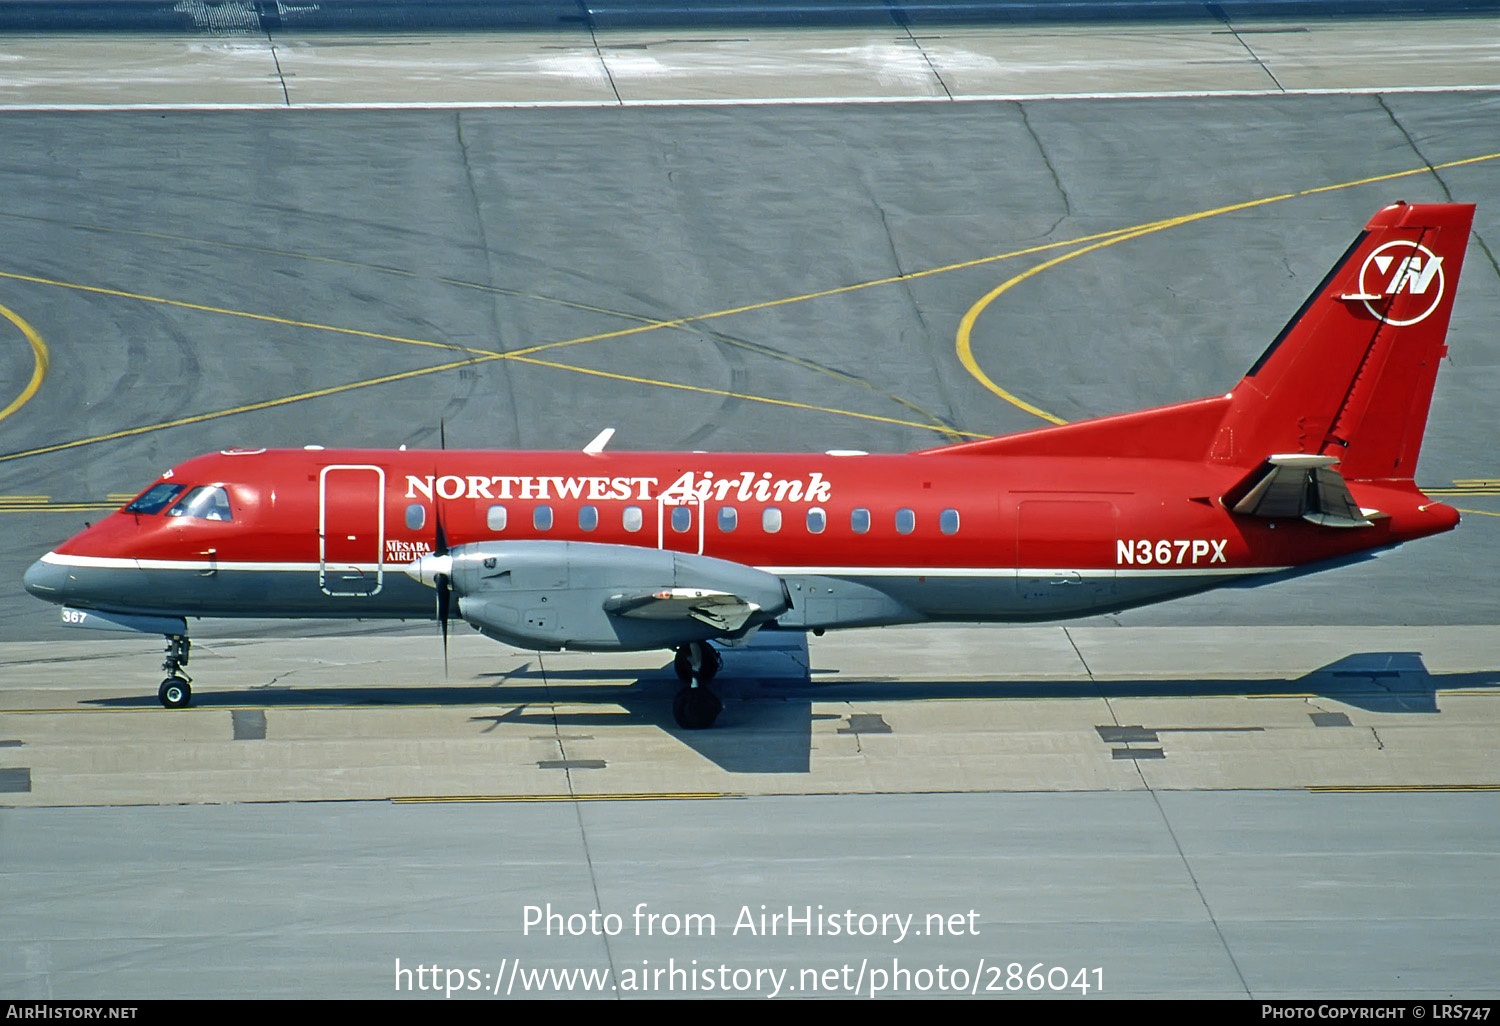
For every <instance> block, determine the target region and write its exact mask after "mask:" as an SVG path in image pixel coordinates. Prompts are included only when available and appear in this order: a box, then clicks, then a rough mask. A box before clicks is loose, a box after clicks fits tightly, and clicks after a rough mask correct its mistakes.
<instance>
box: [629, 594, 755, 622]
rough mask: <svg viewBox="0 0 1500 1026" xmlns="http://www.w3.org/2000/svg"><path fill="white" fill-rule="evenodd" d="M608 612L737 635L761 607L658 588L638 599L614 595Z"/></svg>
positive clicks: (726, 596) (722, 597)
mask: <svg viewBox="0 0 1500 1026" xmlns="http://www.w3.org/2000/svg"><path fill="white" fill-rule="evenodd" d="M604 610H605V612H607V613H611V614H613V615H615V616H629V617H635V618H637V619H642V620H697V621H698V622H699V623H703V624H707V625H708V626H710V627H712V628H714V629H715V630H721V631H725V632H732V631H737V630H739V629H740V628H741V627H743V626H744V625H745V621H746V620H749V619H750V617H751V616H753V615H754V614H755V613H757V612H759V611H760V606H759V605H757V604H756V603H754V602H749V601H746V600H745V599H742V598H740V597H739V596H738V595H734V594H731V593H729V592H727V591H710V590H707V589H703V588H658V589H656V590H655V591H649V592H641V593H638V594H635V595H612V596H611V597H610V598H609V599H608V600H607V601H606V602H605V603H604Z"/></svg>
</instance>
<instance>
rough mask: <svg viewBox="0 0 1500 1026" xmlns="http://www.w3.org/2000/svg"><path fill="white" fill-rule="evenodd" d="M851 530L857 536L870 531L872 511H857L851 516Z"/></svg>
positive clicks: (851, 513) (852, 512)
mask: <svg viewBox="0 0 1500 1026" xmlns="http://www.w3.org/2000/svg"><path fill="white" fill-rule="evenodd" d="M849 529H850V530H851V531H853V532H854V533H855V534H864V533H865V532H866V531H868V530H869V529H870V511H869V510H867V509H863V508H861V509H856V510H853V511H851V512H850V514H849Z"/></svg>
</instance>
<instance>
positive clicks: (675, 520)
mask: <svg viewBox="0 0 1500 1026" xmlns="http://www.w3.org/2000/svg"><path fill="white" fill-rule="evenodd" d="M692 526H693V509H692V507H691V506H673V507H672V530H674V531H676V532H677V533H678V534H683V533H684V532H686V531H687V530H688V528H690V527H692Z"/></svg>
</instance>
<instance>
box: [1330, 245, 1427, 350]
mask: <svg viewBox="0 0 1500 1026" xmlns="http://www.w3.org/2000/svg"><path fill="white" fill-rule="evenodd" d="M1443 287H1444V279H1443V258H1442V257H1440V256H1437V255H1436V254H1434V253H1433V252H1432V250H1430V249H1428V248H1427V247H1426V246H1423V245H1420V244H1418V243H1415V242H1411V241H1408V240H1404V239H1403V240H1399V241H1397V242H1387V243H1386V244H1385V245H1384V246H1381V247H1380V248H1379V249H1377V250H1375V252H1373V253H1371V254H1370V255H1369V256H1367V257H1365V262H1364V266H1362V267H1361V268H1360V269H1359V298H1360V299H1361V300H1362V301H1363V302H1364V304H1365V309H1366V310H1368V311H1370V314H1371V316H1373V317H1376V318H1377V319H1379V320H1382V321H1385V322H1386V323H1387V324H1394V325H1396V326H1397V327H1402V328H1404V327H1406V326H1407V325H1409V324H1416V323H1417V322H1418V321H1423V320H1426V319H1427V317H1428V316H1429V315H1430V314H1431V313H1432V311H1434V310H1436V309H1437V308H1438V304H1439V303H1441V302H1442V301H1443ZM1402 292H1406V293H1408V294H1410V295H1413V296H1421V297H1424V298H1425V297H1431V301H1430V302H1429V303H1428V304H1427V306H1426V307H1425V308H1423V310H1422V312H1421V313H1418V314H1416V315H1415V316H1412V317H1406V318H1402V319H1401V320H1397V319H1396V318H1394V317H1390V316H1387V311H1389V310H1390V308H1391V305H1392V303H1394V302H1395V299H1396V296H1398V295H1399V294H1401V293H1402ZM1350 298H1353V297H1350ZM1419 302H1420V301H1419ZM1375 303H1379V304H1381V306H1383V307H1384V308H1385V309H1384V310H1377V309H1376V308H1375V307H1374V305H1372V304H1375Z"/></svg>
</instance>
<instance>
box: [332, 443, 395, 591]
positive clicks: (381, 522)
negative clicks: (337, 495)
mask: <svg viewBox="0 0 1500 1026" xmlns="http://www.w3.org/2000/svg"><path fill="white" fill-rule="evenodd" d="M336 470H368V471H373V472H374V474H375V482H376V484H375V494H376V496H377V498H376V500H375V516H376V520H375V525H376V526H375V587H374V588H372V589H369V590H363V591H343V590H338V591H336V590H334V588H333V587H330V584H334V585H336V584H338V583H339V582H338V581H332V582H330V581H329V579H328V475H329V474H330V473H332V472H333V471H336ZM318 587H319V588H320V589H321V590H322V592H323V594H325V595H332V596H336V597H340V598H348V597H359V598H369V597H371V596H374V595H379V594H380V589H381V588H383V587H385V468H383V467H377V466H374V465H373V464H369V463H335V464H331V465H330V466H326V467H324V468H323V470H322V471H321V472H320V473H319V474H318Z"/></svg>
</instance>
